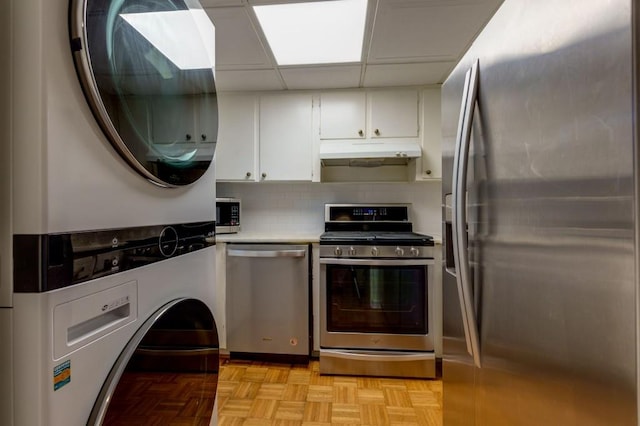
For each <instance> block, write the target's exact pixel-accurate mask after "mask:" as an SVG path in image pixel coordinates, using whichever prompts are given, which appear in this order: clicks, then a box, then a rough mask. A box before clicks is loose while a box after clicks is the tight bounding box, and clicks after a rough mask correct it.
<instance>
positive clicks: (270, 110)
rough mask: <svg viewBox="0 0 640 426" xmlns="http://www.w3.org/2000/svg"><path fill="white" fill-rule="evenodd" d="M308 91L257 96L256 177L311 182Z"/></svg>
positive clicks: (310, 135) (310, 121)
mask: <svg viewBox="0 0 640 426" xmlns="http://www.w3.org/2000/svg"><path fill="white" fill-rule="evenodd" d="M312 101H313V99H312V95H311V94H277V95H263V96H261V97H260V131H259V138H260V144H259V145H260V149H259V152H260V157H259V158H260V161H259V164H260V176H259V180H262V181H269V180H286V181H311V180H312V177H313V167H312V153H313V149H312V148H313V132H312V127H313V126H312V125H313V120H312V106H313V102H312Z"/></svg>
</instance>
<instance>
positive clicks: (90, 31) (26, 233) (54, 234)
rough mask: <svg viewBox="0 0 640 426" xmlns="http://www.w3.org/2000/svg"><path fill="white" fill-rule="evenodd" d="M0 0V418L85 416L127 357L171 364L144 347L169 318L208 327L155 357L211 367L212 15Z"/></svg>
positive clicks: (183, 2) (191, 9) (190, 6)
mask: <svg viewBox="0 0 640 426" xmlns="http://www.w3.org/2000/svg"><path fill="white" fill-rule="evenodd" d="M2 12H6V13H3V14H1V15H2V17H1V18H0V21H1V22H0V24H3V25H0V27H2V28H3V29H2V31H4V32H5V35H8V37H2V41H0V53H7V55H6V57H8V58H9V59H10V60H9V61H8V62H7V61H4V62H3V64H2V65H0V76H1V77H7V78H8V82H9V83H7V87H6V88H7V89H8V90H7V91H3V92H2V93H3V96H2V97H1V99H0V112H3V113H6V116H3V118H2V121H0V124H3V125H4V126H0V127H2V130H1V131H2V132H4V133H2V135H1V136H3V137H6V139H5V140H6V141H7V142H8V143H3V145H2V155H0V158H1V159H0V165H1V166H2V167H1V169H2V172H1V173H2V174H3V176H6V177H8V179H6V180H2V182H1V183H0V197H1V200H0V201H2V203H0V205H1V206H2V207H0V217H1V218H2V226H1V227H0V240H1V241H0V320H1V322H0V339H2V342H3V344H2V345H0V346H1V348H0V362H2V366H3V367H2V372H1V373H2V377H3V381H2V383H0V394H1V396H2V398H0V400H2V401H3V402H2V403H1V404H3V405H2V406H1V407H0V408H2V410H1V411H0V413H1V414H0V423H1V424H15V425H45V424H46V425H57V424H60V425H62V424H64V425H67V424H85V423H87V421H88V419H89V418H90V416H91V418H92V419H94V418H99V417H94V415H92V414H91V413H92V412H96V410H97V411H98V412H100V411H102V412H103V413H106V412H107V411H105V410H104V409H102V408H95V407H99V406H100V403H99V399H100V397H105V395H106V397H107V399H110V398H111V397H110V395H111V394H110V393H109V392H111V391H113V390H115V389H117V383H118V379H119V378H120V377H125V376H127V377H129V376H130V374H128V373H129V372H132V371H136V370H135V369H134V367H126V368H125V367H124V365H126V364H127V361H128V360H129V361H132V364H131V365H137V366H138V367H140V365H143V366H147V367H148V366H149V365H156V366H159V365H165V367H166V366H167V364H170V363H171V362H170V361H165V364H162V362H160V363H154V362H151V361H148V359H149V354H150V353H156V355H157V353H159V351H158V349H159V345H158V344H157V342H158V341H162V337H157V336H162V335H166V336H170V335H174V336H175V335H176V331H175V330H173V329H172V326H170V325H167V322H170V323H172V324H174V325H175V324H182V325H184V326H185V327H186V328H185V330H186V331H185V332H184V333H178V334H180V335H184V336H188V335H189V334H190V333H189V332H188V330H191V331H192V332H193V333H191V334H192V335H193V334H198V335H200V334H204V335H207V336H209V338H208V339H205V341H198V340H189V339H188V338H186V337H185V339H186V340H185V341H184V342H183V343H184V347H182V348H173V349H171V350H170V348H169V347H165V348H164V349H166V350H167V351H168V352H166V351H165V353H164V355H167V354H169V355H167V356H164V357H162V356H159V357H156V358H157V359H165V360H170V359H171V356H170V354H171V353H173V354H175V353H177V352H179V350H178V349H180V350H181V349H185V348H189V347H191V346H193V348H191V349H194V350H195V351H196V352H198V353H200V354H201V355H202V356H196V357H193V358H191V359H192V360H196V361H193V362H194V363H196V364H197V363H204V364H206V365H205V366H204V367H202V371H204V372H206V373H211V372H213V371H214V370H215V369H214V367H213V366H212V365H211V363H212V362H214V361H213V355H212V354H214V353H215V347H216V346H217V344H216V343H215V340H216V339H213V337H212V336H213V335H214V334H215V321H213V318H212V317H211V316H210V315H211V309H212V306H213V300H212V294H213V291H214V290H213V285H214V280H215V265H214V262H215V234H214V232H215V231H214V229H215V224H214V221H215V210H214V208H215V177H214V176H215V173H214V170H213V164H212V162H213V156H214V152H215V144H216V138H217V126H218V121H217V102H216V100H217V97H216V90H215V80H214V72H213V67H214V65H213V59H214V56H215V54H214V45H215V41H214V28H213V25H212V23H211V22H210V21H209V20H208V18H207V17H206V14H205V13H204V11H203V10H202V9H201V8H200V7H199V5H198V3H197V1H195V0H151V1H149V0H10V1H9V2H5V3H3V5H2ZM167 41H168V42H169V43H166V42H167ZM194 58H195V59H196V61H193V59H194ZM3 81H4V80H3ZM4 93H6V94H7V95H6V96H5V95H4ZM5 117H6V118H5ZM185 305H190V306H191V305H193V306H196V305H197V306H199V308H193V309H186V310H185V309H184V308H183V306H185ZM96 310H97V311H96ZM187 311H191V312H196V311H198V312H200V311H201V315H199V316H200V318H199V320H198V321H196V320H194V319H193V318H192V321H191V326H190V325H189V321H190V320H189V318H188V316H186V315H185V313H186V312H187ZM207 312H208V315H209V316H207ZM180 315H183V316H184V318H183V321H182V322H181V321H180V320H179V316H180ZM167 318H171V321H168V320H167ZM154 319H155V320H154ZM156 323H157V324H158V325H157V326H156ZM196 324H200V325H202V326H203V327H205V329H206V330H205V331H204V332H203V331H202V330H200V329H197V328H194V327H199V326H200V325H196ZM203 324H204V325H203ZM158 327H160V328H161V329H159V328H158ZM189 327H191V328H189ZM196 329H197V330H199V331H197V332H195V331H194V330H196ZM167 330H168V331H167ZM172 330H173V331H172ZM147 335H149V336H156V337H147ZM158 339H159V340H158ZM137 341H139V342H138V343H141V344H143V346H144V347H145V348H143V349H136V348H137V345H134V342H137ZM174 342H175V340H174ZM5 343H8V344H5ZM200 346H201V347H200ZM145 351H146V352H145ZM160 352H161V351H160ZM127 354H128V355H127ZM141 354H142V355H141ZM144 354H146V355H144ZM156 355H154V356H156ZM141 359H142V360H144V362H143V361H140V360H141ZM154 359H155V358H154ZM216 362H217V361H216ZM216 368H217V367H216ZM157 369H158V371H160V370H163V371H164V370H167V368H162V369H161V368H159V367H158V368H157ZM140 371H142V370H140ZM125 373H127V374H125ZM173 374H178V375H179V374H180V371H179V369H176V371H173ZM207 376H210V374H207ZM214 376H215V375H214ZM206 386H208V387H209V391H208V393H207V394H208V395H209V396H213V397H215V387H214V388H213V389H212V387H211V381H210V380H209V379H207V384H206ZM211 391H212V392H211ZM105 392H106V393H105ZM114 400H115V399H114ZM194 401H196V402H197V401H200V400H194ZM202 401H204V400H202ZM203 404H204V405H202V404H201V405H200V407H201V410H202V409H204V408H206V407H208V408H210V402H206V403H203ZM208 404H209V405H208ZM202 407H204V408H202ZM5 408H7V409H5ZM205 411H206V410H205Z"/></svg>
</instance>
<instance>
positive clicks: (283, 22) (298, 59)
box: [253, 0, 367, 65]
mask: <svg viewBox="0 0 640 426" xmlns="http://www.w3.org/2000/svg"><path fill="white" fill-rule="evenodd" d="M253 9H254V11H255V13H256V16H257V18H258V21H259V22H260V26H261V27H262V31H263V32H264V34H265V37H266V38H267V41H268V42H269V46H270V47H271V51H272V52H273V55H274V56H275V59H276V61H277V62H278V65H308V64H329V63H345V62H360V60H361V58H362V43H363V38H364V26H365V19H366V14H367V0H331V1H319V2H305V3H289V4H269V5H263V6H253Z"/></svg>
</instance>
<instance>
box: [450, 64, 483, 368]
mask: <svg viewBox="0 0 640 426" xmlns="http://www.w3.org/2000/svg"><path fill="white" fill-rule="evenodd" d="M477 97H478V61H477V60H476V62H475V63H474V64H473V66H472V67H471V68H470V69H469V70H468V71H467V74H466V76H465V84H464V90H463V93H462V105H461V106H460V120H459V122H458V131H457V136H456V150H455V153H454V158H453V182H452V189H453V196H452V203H451V210H452V222H453V224H452V234H453V235H452V243H453V256H454V259H455V268H456V270H455V273H454V274H455V277H456V283H457V287H458V297H459V299H460V309H461V313H462V322H463V324H464V333H465V339H466V343H467V351H468V352H469V354H470V355H471V356H473V360H474V363H475V364H476V366H477V367H480V366H481V365H480V339H479V336H478V334H479V333H478V325H477V319H476V314H475V309H474V306H473V292H472V291H471V280H470V275H471V274H470V269H469V258H468V246H469V241H468V236H467V192H466V185H467V168H468V165H469V149H470V144H471V127H472V123H473V114H474V110H475V105H476V101H477Z"/></svg>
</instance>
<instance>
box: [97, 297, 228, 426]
mask: <svg viewBox="0 0 640 426" xmlns="http://www.w3.org/2000/svg"><path fill="white" fill-rule="evenodd" d="M219 366H220V361H219V344H218V332H217V328H216V324H215V321H214V319H213V315H212V314H211V311H210V310H209V308H208V307H207V306H206V305H205V304H204V303H202V302H201V301H199V300H195V299H177V300H174V301H172V302H170V303H168V304H166V305H165V306H163V307H162V308H160V309H159V310H158V311H157V312H156V313H154V314H153V315H152V316H151V317H150V318H149V319H147V321H145V323H144V324H143V325H142V326H141V327H140V329H139V330H138V331H137V332H136V334H135V335H134V336H133V337H132V338H131V340H130V341H129V343H128V344H127V346H126V347H125V349H124V350H123V351H122V353H121V354H120V356H119V358H118V360H117V361H116V363H115V364H114V366H113V367H112V369H111V371H110V372H109V375H108V377H107V380H106V382H105V383H104V385H103V386H102V389H101V390H100V394H99V396H98V399H97V400H96V403H95V405H94V407H93V410H92V411H91V416H90V417H89V421H88V422H87V424H88V425H102V424H106V425H137V424H140V425H141V424H190V425H208V424H209V423H210V421H211V417H212V416H213V415H214V413H213V409H214V404H215V397H216V389H217V385H218V371H219Z"/></svg>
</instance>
